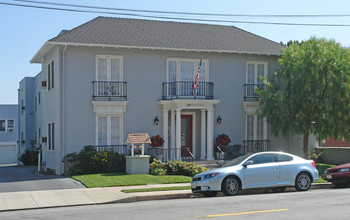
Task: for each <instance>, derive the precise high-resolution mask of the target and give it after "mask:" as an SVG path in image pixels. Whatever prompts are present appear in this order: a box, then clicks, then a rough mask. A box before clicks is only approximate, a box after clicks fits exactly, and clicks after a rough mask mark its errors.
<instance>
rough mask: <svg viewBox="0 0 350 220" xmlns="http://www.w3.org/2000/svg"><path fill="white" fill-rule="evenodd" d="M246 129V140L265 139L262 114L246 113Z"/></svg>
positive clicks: (264, 124)
mask: <svg viewBox="0 0 350 220" xmlns="http://www.w3.org/2000/svg"><path fill="white" fill-rule="evenodd" d="M246 129H247V130H246V136H247V140H264V139H266V122H265V120H264V117H263V116H262V115H256V114H247V120H246Z"/></svg>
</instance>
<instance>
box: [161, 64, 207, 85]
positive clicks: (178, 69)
mask: <svg viewBox="0 0 350 220" xmlns="http://www.w3.org/2000/svg"><path fill="white" fill-rule="evenodd" d="M199 64H200V59H181V58H177V59H176V58H169V59H168V71H167V72H168V75H167V81H168V82H175V81H191V82H193V81H194V79H195V77H196V75H197V72H198V67H199ZM208 64H209V62H208V60H207V59H203V60H202V63H201V67H200V72H199V82H205V81H208V79H209V75H208V74H209V73H208Z"/></svg>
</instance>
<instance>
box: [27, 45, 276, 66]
mask: <svg viewBox="0 0 350 220" xmlns="http://www.w3.org/2000/svg"><path fill="white" fill-rule="evenodd" d="M54 45H68V46H84V47H111V48H126V49H141V50H142V49H149V50H163V51H164V50H171V51H184V52H207V53H234V54H248V55H266V56H280V55H279V54H272V53H260V52H259V53H251V52H246V51H233V50H205V49H188V48H168V47H145V46H126V45H113V44H88V43H67V42H52V41H47V42H46V43H45V44H44V45H43V46H42V47H41V48H40V50H39V51H38V52H37V53H36V54H35V55H34V57H33V58H32V59H31V60H30V63H41V62H42V56H44V54H45V53H47V52H48V51H49V50H50V49H52V47H54ZM48 46H50V48H47V47H48Z"/></svg>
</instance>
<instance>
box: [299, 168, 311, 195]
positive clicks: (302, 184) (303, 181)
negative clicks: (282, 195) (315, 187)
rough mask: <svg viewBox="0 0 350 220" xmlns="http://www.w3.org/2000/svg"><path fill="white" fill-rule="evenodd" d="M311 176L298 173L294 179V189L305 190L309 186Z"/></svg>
mask: <svg viewBox="0 0 350 220" xmlns="http://www.w3.org/2000/svg"><path fill="white" fill-rule="evenodd" d="M311 183H312V180H311V177H310V175H309V174H308V173H305V172H303V173H299V174H298V175H297V178H296V179H295V189H296V190H298V191H306V190H308V189H310V187H311Z"/></svg>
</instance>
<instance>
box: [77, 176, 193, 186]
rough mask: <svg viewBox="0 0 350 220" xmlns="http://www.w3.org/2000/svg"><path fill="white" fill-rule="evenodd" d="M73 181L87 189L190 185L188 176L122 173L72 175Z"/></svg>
mask: <svg viewBox="0 0 350 220" xmlns="http://www.w3.org/2000/svg"><path fill="white" fill-rule="evenodd" d="M72 178H73V179H75V180H78V181H80V182H81V183H82V184H84V185H85V186H86V187H88V188H92V187H108V186H136V185H147V184H168V183H190V182H191V181H192V178H191V177H188V176H175V175H167V176H154V175H149V174H136V175H126V174H123V173H101V174H85V175H74V176H72Z"/></svg>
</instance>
